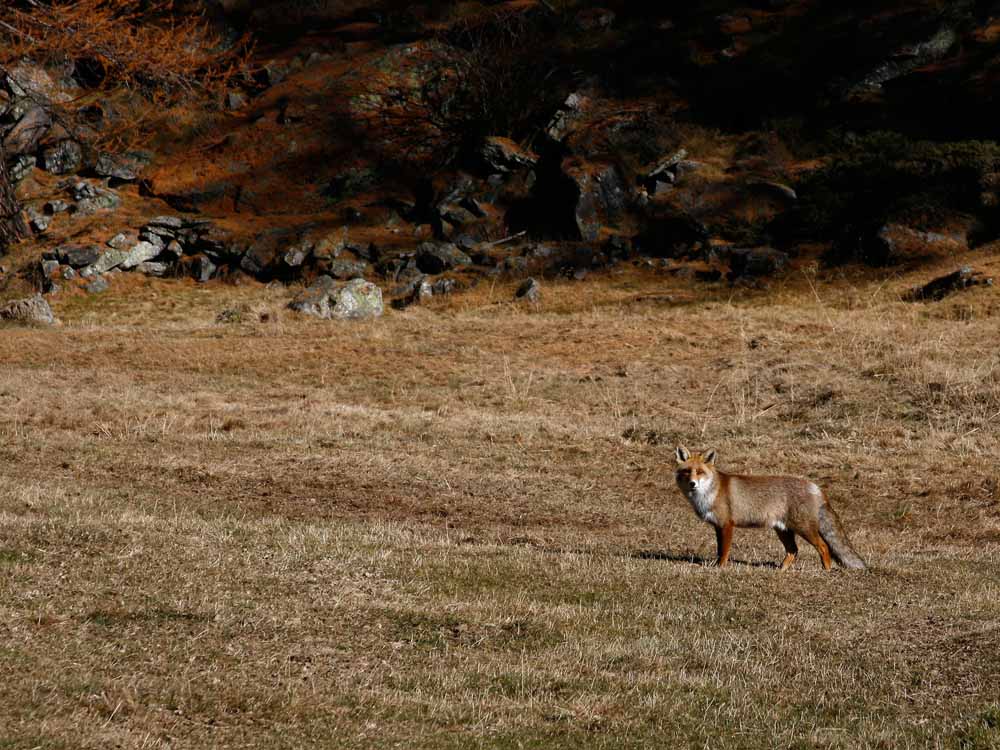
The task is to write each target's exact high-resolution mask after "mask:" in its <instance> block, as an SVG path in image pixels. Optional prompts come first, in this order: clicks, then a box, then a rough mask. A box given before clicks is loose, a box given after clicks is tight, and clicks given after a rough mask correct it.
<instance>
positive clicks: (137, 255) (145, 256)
mask: <svg viewBox="0 0 1000 750" xmlns="http://www.w3.org/2000/svg"><path fill="white" fill-rule="evenodd" d="M160 250H161V248H159V247H157V246H156V245H153V244H152V243H150V242H142V241H139V242H137V243H136V244H135V245H134V246H133V247H132V248H131V249H130V250H128V251H127V253H128V254H127V255H126V256H125V259H124V260H123V261H122V262H121V264H120V266H121V267H122V268H124V269H126V270H127V269H129V268H135V267H136V266H137V265H139V264H140V263H145V262H147V261H150V260H152V259H153V258H155V257H156V256H157V255H159V254H160ZM116 252H125V251H122V250H118V251H116Z"/></svg>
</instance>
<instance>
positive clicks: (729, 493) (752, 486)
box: [677, 446, 865, 570]
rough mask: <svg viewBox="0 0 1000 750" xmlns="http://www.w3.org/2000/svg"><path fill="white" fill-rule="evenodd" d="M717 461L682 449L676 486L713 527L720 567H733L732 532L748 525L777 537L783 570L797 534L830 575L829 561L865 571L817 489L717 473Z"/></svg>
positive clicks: (791, 480) (795, 481)
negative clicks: (730, 561) (810, 548)
mask: <svg viewBox="0 0 1000 750" xmlns="http://www.w3.org/2000/svg"><path fill="white" fill-rule="evenodd" d="M715 457H716V453H715V451H714V450H709V451H706V452H705V453H703V454H701V453H695V454H691V453H689V452H688V449H687V448H685V447H684V446H680V447H678V448H677V464H678V466H677V486H678V488H680V491H681V493H682V494H683V495H684V497H686V498H687V499H688V502H690V503H691V507H692V508H694V512H695V513H697V514H698V517H699V518H701V520H703V521H706V522H708V523H710V524H712V526H714V527H715V539H716V542H717V543H718V546H719V566H720V567H721V566H723V565H726V563H728V562H729V546H730V544H731V543H732V541H733V529H734V528H735V527H737V526H741V527H742V526H750V527H757V528H761V527H763V528H771V529H774V530H775V532H776V533H777V534H778V539H780V540H781V543H782V544H783V545H784V547H785V559H784V560H783V561H782V563H781V569H782V570H787V569H788V568H789V567H790V566H791V564H792V563H793V562H795V555H796V554H797V553H798V551H799V550H798V547H797V546H796V544H795V535H796V534H798V535H799V536H800V537H802V538H803V539H805V540H806V541H807V542H809V544H811V545H812V546H813V547H815V548H816V551H817V552H819V556H820V559H821V560H822V561H823V567H824V568H825V569H826V570H829V569H830V557H831V556H832V557H833V559H834V560H836V561H837V562H838V563H840V564H841V565H843V566H844V567H845V568H857V569H864V567H865V563H864V560H862V559H861V558H860V557H859V556H858V553H857V552H855V551H854V550H853V549H852V548H851V545H850V542H848V540H847V534H846V533H845V532H844V527H843V526H841V524H840V519H839V518H837V514H836V513H834V512H833V508H831V507H830V503H829V502H827V499H826V497H824V495H823V491H822V490H821V489H820V488H819V487H817V486H816V485H815V484H813V483H812V482H810V481H809V480H808V479H802V478H800V477H784V476H771V477H764V476H760V477H758V476H744V475H740V474H726V473H725V472H722V471H719V470H718V469H716V468H715Z"/></svg>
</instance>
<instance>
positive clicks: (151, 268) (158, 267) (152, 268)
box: [135, 262, 170, 276]
mask: <svg viewBox="0 0 1000 750" xmlns="http://www.w3.org/2000/svg"><path fill="white" fill-rule="evenodd" d="M135 270H136V271H137V272H138V273H144V274H146V275H147V276H166V275H167V272H168V271H169V270H170V265H169V264H167V263H154V262H146V263H140V264H139V265H137V266H136V267H135Z"/></svg>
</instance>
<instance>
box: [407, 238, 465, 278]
mask: <svg viewBox="0 0 1000 750" xmlns="http://www.w3.org/2000/svg"><path fill="white" fill-rule="evenodd" d="M416 264H417V268H418V269H419V270H420V271H421V272H422V273H426V274H431V275H432V276H433V275H436V274H439V273H442V272H444V271H447V270H449V269H452V268H456V267H458V266H468V265H471V264H472V259H471V258H470V257H469V256H468V255H466V254H465V253H463V252H462V251H461V250H459V249H458V247H457V246H456V245H453V244H452V243H450V242H422V243H420V245H419V246H418V247H417V253H416Z"/></svg>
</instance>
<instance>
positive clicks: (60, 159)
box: [39, 140, 83, 174]
mask: <svg viewBox="0 0 1000 750" xmlns="http://www.w3.org/2000/svg"><path fill="white" fill-rule="evenodd" d="M39 164H40V166H41V167H42V169H44V170H45V171H46V172H49V173H50V174H70V173H72V172H76V171H77V170H78V169H79V168H80V167H81V166H82V165H83V149H82V148H80V144H79V143H77V142H76V141H73V140H65V141H59V143H56V144H55V145H53V146H49V147H48V148H46V149H45V150H43V151H42V156H41V158H40V159H39Z"/></svg>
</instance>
